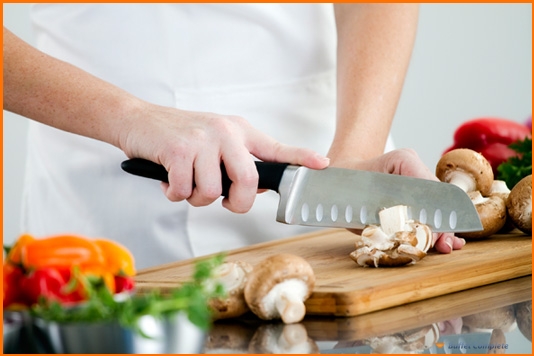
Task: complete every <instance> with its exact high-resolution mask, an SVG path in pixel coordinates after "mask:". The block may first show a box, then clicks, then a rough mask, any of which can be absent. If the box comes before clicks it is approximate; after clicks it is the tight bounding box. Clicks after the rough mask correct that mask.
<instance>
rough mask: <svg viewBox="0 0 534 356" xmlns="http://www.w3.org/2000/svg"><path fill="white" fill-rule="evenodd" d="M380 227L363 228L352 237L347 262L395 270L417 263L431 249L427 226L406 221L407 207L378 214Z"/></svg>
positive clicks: (430, 232)
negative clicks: (351, 248) (349, 260)
mask: <svg viewBox="0 0 534 356" xmlns="http://www.w3.org/2000/svg"><path fill="white" fill-rule="evenodd" d="M378 217H379V221H380V226H377V225H369V226H367V227H365V229H364V230H363V231H362V233H361V235H360V236H357V237H356V242H355V247H356V250H355V251H353V252H352V253H351V254H350V258H352V259H353V260H354V262H356V263H357V264H358V265H360V266H363V267H367V266H370V267H379V266H386V267H395V266H403V265H406V264H410V263H415V262H417V261H420V260H421V259H422V258H424V257H425V256H426V252H427V251H428V250H429V249H430V248H431V247H432V244H433V239H432V231H431V230H430V227H428V225H424V224H420V223H418V222H415V221H414V220H411V219H409V218H408V207H407V206H405V205H397V206H393V207H391V208H387V209H383V210H381V211H380V212H379V213H378Z"/></svg>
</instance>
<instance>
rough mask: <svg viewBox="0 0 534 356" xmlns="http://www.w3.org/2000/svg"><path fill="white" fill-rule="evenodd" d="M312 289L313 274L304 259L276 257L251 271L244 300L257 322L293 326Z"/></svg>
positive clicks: (299, 318)
mask: <svg viewBox="0 0 534 356" xmlns="http://www.w3.org/2000/svg"><path fill="white" fill-rule="evenodd" d="M314 285H315V274H314V273H313V269H312V267H311V266H310V264H309V263H308V262H307V261H306V260H305V259H303V258H302V257H299V256H296V255H293V254H287V253H280V254H276V255H272V256H270V257H267V258H266V259H264V260H263V261H261V262H260V263H259V264H258V265H257V266H255V267H254V270H253V271H252V272H251V273H250V275H249V278H248V281H247V284H246V285H245V300H246V302H247V304H248V306H249V308H250V310H251V311H252V312H253V313H254V314H256V315H257V316H258V317H259V318H260V319H264V320H271V319H277V318H281V319H282V321H283V322H284V323H286V324H290V323H297V322H299V321H301V320H302V319H303V318H304V315H305V314H306V306H305V305H304V301H306V300H307V299H308V298H309V297H310V295H311V293H312V291H313V287H314Z"/></svg>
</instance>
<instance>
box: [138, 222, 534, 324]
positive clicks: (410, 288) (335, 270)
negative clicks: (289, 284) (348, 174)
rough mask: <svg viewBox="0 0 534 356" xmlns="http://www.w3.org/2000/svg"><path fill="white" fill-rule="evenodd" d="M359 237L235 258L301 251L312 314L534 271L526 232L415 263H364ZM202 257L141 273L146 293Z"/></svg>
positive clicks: (184, 273)
mask: <svg viewBox="0 0 534 356" xmlns="http://www.w3.org/2000/svg"><path fill="white" fill-rule="evenodd" d="M353 250H354V235H353V234H352V233H350V232H348V231H347V230H345V229H337V230H324V231H319V232H314V233H311V234H305V235H301V236H297V237H294V238H288V239H282V240H277V241H272V242H267V243H262V244H257V245H253V246H248V247H245V248H241V249H237V250H233V251H229V252H227V256H226V260H227V261H238V260H241V261H246V262H249V263H251V264H252V265H255V264H256V263H258V262H259V261H261V260H262V259H263V258H265V257H267V256H270V255H272V254H276V253H281V252H284V253H293V254H295V255H299V256H301V257H303V258H305V259H306V260H307V261H308V262H309V263H310V264H311V266H312V267H313V270H314V272H315V276H316V285H315V288H314V292H313V294H312V295H311V297H310V298H309V299H308V300H307V301H306V313H307V314H308V315H335V316H355V315H361V314H365V313H368V312H372V311H376V310H382V309H385V308H389V307H394V306H398V305H402V304H406V303H410V302H415V301H419V300H423V299H427V298H431V297H436V296H440V295H444V294H448V293H453V292H457V291H461V290H466V289H469V288H473V287H478V286H483V285H487V284H491V283H495V282H500V281H505V280H508V279H512V278H516V277H522V276H527V275H531V274H532V238H531V237H530V236H525V235H524V234H521V233H519V232H514V233H510V234H506V235H494V236H492V237H491V238H488V239H485V240H480V241H470V242H468V243H467V245H466V246H464V247H463V248H462V249H461V250H458V251H454V252H453V253H452V254H439V253H435V252H430V253H429V254H428V255H427V256H426V257H425V258H424V259H423V260H421V261H420V262H418V263H417V264H414V265H409V266H404V267H395V268H371V267H368V268H364V267H359V266H358V265H357V264H356V263H355V262H354V261H352V259H350V257H349V254H350V252H352V251H353ZM194 262H195V259H192V260H186V261H180V262H176V263H170V264H166V265H162V266H158V267H153V268H149V269H145V270H142V271H139V273H138V275H137V276H136V286H137V289H138V291H139V292H140V293H143V292H146V291H148V290H151V289H154V288H159V289H163V290H165V289H171V288H174V287H177V286H179V284H180V282H181V281H182V282H183V281H185V280H188V279H189V278H190V276H191V274H192V271H193V265H194Z"/></svg>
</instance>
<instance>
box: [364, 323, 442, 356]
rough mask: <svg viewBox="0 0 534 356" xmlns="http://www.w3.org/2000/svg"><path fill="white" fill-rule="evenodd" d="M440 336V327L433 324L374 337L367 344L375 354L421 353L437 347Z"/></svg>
mask: <svg viewBox="0 0 534 356" xmlns="http://www.w3.org/2000/svg"><path fill="white" fill-rule="evenodd" d="M439 336H440V333H439V327H438V326H437V324H432V325H427V326H424V327H421V328H417V329H411V330H407V331H404V332H400V333H396V334H393V335H386V336H381V337H373V338H371V339H368V340H367V342H366V343H367V344H368V345H369V346H370V347H371V348H372V349H373V353H379V354H392V353H394V354H405V353H421V352H423V351H425V350H427V349H429V348H430V347H432V346H433V345H435V344H436V342H438V340H439Z"/></svg>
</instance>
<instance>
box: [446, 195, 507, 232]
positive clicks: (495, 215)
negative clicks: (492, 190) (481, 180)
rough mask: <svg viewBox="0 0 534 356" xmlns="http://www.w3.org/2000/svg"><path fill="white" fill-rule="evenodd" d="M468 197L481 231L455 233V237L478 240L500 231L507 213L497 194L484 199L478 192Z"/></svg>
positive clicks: (504, 204) (503, 202)
mask: <svg viewBox="0 0 534 356" xmlns="http://www.w3.org/2000/svg"><path fill="white" fill-rule="evenodd" d="M468 195H469V197H470V198H471V201H472V202H473V204H475V208H476V209H477V212H478V216H479V217H480V222H481V223H482V230H481V231H473V232H457V233H456V235H457V236H459V237H463V238H468V239H480V238H484V237H488V236H491V235H493V234H496V233H497V232H498V231H500V230H501V229H502V228H503V226H504V225H505V223H506V217H507V213H506V203H505V201H504V200H503V199H502V198H501V197H500V196H499V195H498V194H494V195H491V196H489V197H487V198H485V197H483V196H482V195H481V194H480V192H479V191H478V190H477V191H473V192H469V193H468Z"/></svg>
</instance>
